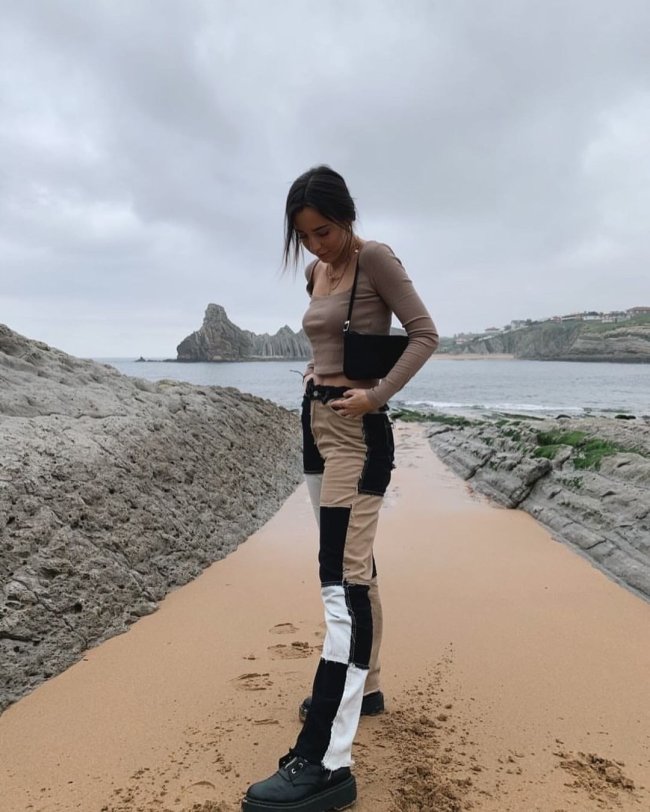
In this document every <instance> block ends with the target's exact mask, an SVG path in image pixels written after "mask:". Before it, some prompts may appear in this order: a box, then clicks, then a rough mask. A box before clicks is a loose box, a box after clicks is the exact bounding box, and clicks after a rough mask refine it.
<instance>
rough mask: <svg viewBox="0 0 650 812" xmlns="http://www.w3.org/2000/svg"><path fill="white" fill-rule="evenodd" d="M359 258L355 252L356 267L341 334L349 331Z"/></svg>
mask: <svg viewBox="0 0 650 812" xmlns="http://www.w3.org/2000/svg"><path fill="white" fill-rule="evenodd" d="M360 256H361V251H360V250H359V251H358V252H357V265H356V268H355V269H354V282H352V289H351V290H350V305H349V307H348V317H347V319H346V320H345V322H344V323H343V332H344V333H347V332H348V330H349V329H350V320H351V319H352V305H353V304H354V296H355V294H356V292H357V279H358V278H359V258H360Z"/></svg>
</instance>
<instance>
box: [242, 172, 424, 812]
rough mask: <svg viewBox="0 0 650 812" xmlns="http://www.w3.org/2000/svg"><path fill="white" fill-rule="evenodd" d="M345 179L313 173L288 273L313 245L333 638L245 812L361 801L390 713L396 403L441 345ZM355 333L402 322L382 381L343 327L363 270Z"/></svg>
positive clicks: (321, 486)
mask: <svg viewBox="0 0 650 812" xmlns="http://www.w3.org/2000/svg"><path fill="white" fill-rule="evenodd" d="M355 220H356V209H355V205H354V201H353V200H352V197H351V196H350V193H349V191H348V188H347V186H346V183H345V181H344V180H343V178H342V177H341V175H339V174H338V173H337V172H334V170H332V169H330V168H329V167H327V166H318V167H315V168H313V169H310V170H309V171H308V172H305V173H304V174H303V175H301V176H300V177H299V178H298V179H297V180H296V181H295V182H294V183H293V185H292V186H291V189H290V190H289V195H288V197H287V204H286V234H285V264H286V263H287V262H288V260H289V258H290V255H293V259H294V260H296V261H297V260H298V257H299V255H300V251H301V248H302V247H304V248H306V249H307V250H308V251H309V252H310V253H311V254H313V255H314V256H315V257H316V259H315V260H313V261H312V262H311V263H310V264H309V265H308V266H307V268H306V270H305V275H306V278H307V291H308V292H309V294H310V297H311V298H310V303H309V307H308V309H307V312H306V313H305V317H304V319H303V326H304V328H305V332H306V333H307V336H308V337H309V340H310V343H311V345H312V349H313V356H314V357H313V360H312V361H310V363H309V364H308V366H307V370H306V372H305V376H304V381H305V395H304V398H303V412H302V424H303V460H304V467H305V477H306V479H307V482H308V486H309V491H310V495H311V497H312V501H313V502H314V503H315V505H316V506H317V515H318V519H319V525H320V551H319V571H320V581H321V595H322V598H323V604H324V609H325V622H326V635H325V640H324V644H323V652H322V656H321V659H320V662H319V665H318V668H317V671H316V676H315V679H314V684H313V688H312V694H311V696H310V697H308V698H307V699H306V700H304V701H303V703H302V704H301V706H300V715H301V718H303V719H304V724H303V727H302V730H301V732H300V734H299V736H298V739H297V741H296V744H295V746H294V747H293V748H292V749H291V750H290V751H289V752H288V753H287V754H286V755H285V756H283V757H282V758H281V759H280V762H279V769H278V771H277V772H276V773H274V774H273V775H272V776H271V777H270V778H267V779H266V780H264V781H260V782H258V783H256V784H253V785H252V786H251V787H249V789H248V792H247V794H246V797H245V798H244V800H243V803H242V809H243V810H244V812H262V811H263V810H266V811H268V810H278V811H280V810H291V811H292V812H327V810H331V809H343V808H345V807H346V806H350V805H351V804H353V803H354V801H355V800H356V783H355V779H354V776H353V775H352V773H351V771H350V767H351V765H352V763H353V762H352V757H351V751H352V742H353V740H354V737H355V734H356V730H357V726H358V723H359V716H360V715H361V713H379V712H381V711H382V710H383V707H384V702H383V694H382V692H381V690H380V687H379V661H378V652H379V644H380V640H381V604H380V602H379V594H378V590H377V577H376V576H377V573H376V568H375V562H374V558H373V541H374V537H375V531H376V527H377V518H378V514H379V508H380V506H381V502H382V498H383V496H384V493H385V491H386V488H387V486H388V483H389V481H390V476H391V470H392V468H393V453H394V447H393V435H392V431H391V426H390V422H389V420H388V417H387V414H386V412H387V410H388V407H387V406H386V404H387V402H388V400H389V398H390V397H392V395H394V394H395V393H396V392H398V391H399V390H400V389H401V388H402V387H403V386H404V384H405V383H406V382H407V381H408V380H409V379H410V378H411V377H412V376H413V375H414V374H415V373H416V372H417V371H418V369H420V367H421V366H422V365H423V364H424V363H425V361H426V360H427V359H428V358H429V356H430V355H431V353H432V352H433V351H434V350H435V348H436V346H437V344H438V335H437V333H436V329H435V326H434V324H433V322H432V321H431V317H430V316H429V313H428V312H427V309H426V307H425V306H424V304H423V303H422V301H421V299H420V298H419V296H418V295H417V293H416V291H415V289H414V288H413V284H412V282H411V280H410V279H409V277H408V276H407V274H406V271H405V270H404V268H403V266H402V264H401V262H400V261H399V259H397V257H396V256H395V255H394V254H393V252H392V251H391V249H390V248H389V247H388V246H387V245H383V244H382V243H378V242H374V241H371V240H367V241H365V240H362V239H361V238H360V237H358V236H357V235H356V234H355V232H354V223H355ZM357 266H358V276H357V285H356V292H355V298H354V306H353V313H352V322H353V324H352V329H354V330H356V331H358V332H362V333H368V334H384V335H387V334H388V333H389V332H390V323H391V316H392V314H393V313H394V314H395V315H396V316H397V318H398V319H399V320H400V322H401V323H402V325H403V326H404V328H405V330H406V333H407V335H408V345H407V347H406V349H405V350H404V352H403V354H402V355H401V357H400V358H399V359H398V360H397V362H396V363H395V364H394V366H393V367H392V369H391V370H390V371H389V372H388V373H387V374H386V375H385V377H384V378H383V379H381V380H376V379H364V380H350V379H349V378H347V377H346V376H345V374H344V373H343V328H344V323H345V322H346V320H347V314H348V307H349V304H350V295H351V289H352V286H353V282H354V279H355V274H357Z"/></svg>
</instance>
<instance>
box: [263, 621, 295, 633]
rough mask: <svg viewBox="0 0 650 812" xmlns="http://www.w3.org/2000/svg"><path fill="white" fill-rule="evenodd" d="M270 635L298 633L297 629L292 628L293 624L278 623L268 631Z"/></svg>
mask: <svg viewBox="0 0 650 812" xmlns="http://www.w3.org/2000/svg"><path fill="white" fill-rule="evenodd" d="M269 631H270V632H271V634H295V633H296V632H297V631H298V627H297V626H294V625H293V623H278V624H277V625H276V626H273V628H272V629H269Z"/></svg>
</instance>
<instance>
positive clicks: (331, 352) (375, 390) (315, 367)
mask: <svg viewBox="0 0 650 812" xmlns="http://www.w3.org/2000/svg"><path fill="white" fill-rule="evenodd" d="M316 263H317V260H314V262H311V263H310V264H309V265H307V267H306V268H305V277H306V278H307V292H308V293H309V294H310V296H311V299H310V302H309V307H308V308H307V311H306V313H305V315H304V317H303V320H302V324H303V328H304V330H305V333H306V334H307V337H308V338H309V341H310V343H311V346H312V350H313V353H314V358H313V361H311V362H310V363H309V364H308V366H307V371H313V372H315V373H316V374H318V375H335V374H340V373H342V372H343V324H344V322H345V320H346V318H347V313H348V306H349V303H350V291H349V290H345V291H341V292H339V293H331V294H330V295H329V296H314V295H313V294H312V289H313V280H312V274H313V271H314V268H315V267H316ZM393 313H394V314H395V315H396V316H397V318H398V319H399V320H400V322H401V323H402V326H403V327H404V329H405V330H406V333H407V335H408V339H409V341H408V346H407V348H406V349H405V350H404V353H403V354H402V356H401V357H400V359H399V360H398V361H397V363H396V364H395V366H394V367H393V368H392V369H391V371H390V372H389V373H388V374H387V375H386V377H385V378H383V379H382V380H381V381H375V382H374V383H373V386H372V388H370V389H368V393H367V394H368V397H369V399H370V401H371V403H372V404H373V405H374V406H375V407H376V408H378V407H379V406H383V404H385V403H386V402H387V401H388V400H389V399H390V398H391V397H392V396H393V395H394V394H395V393H396V392H398V391H399V390H400V389H401V388H402V387H403V386H404V385H405V384H406V383H407V381H409V380H410V379H411V378H412V377H413V375H415V373H416V372H417V371H418V370H419V369H420V367H421V366H422V365H423V364H424V363H425V361H427V359H428V358H429V357H430V356H431V353H432V352H433V351H434V350H435V349H436V347H437V346H438V333H437V331H436V327H435V325H434V323H433V321H432V319H431V316H430V315H429V313H428V311H427V309H426V307H425V306H424V304H423V302H422V300H421V299H420V297H419V296H418V294H417V292H416V290H415V288H414V287H413V282H411V280H410V279H409V277H408V275H407V273H406V271H405V270H404V266H403V265H402V263H401V262H400V261H399V259H398V258H397V257H396V256H395V254H394V253H393V252H392V250H391V249H390V248H389V247H388V246H387V245H384V244H383V243H379V242H374V241H373V240H369V241H367V242H365V243H364V244H363V245H362V247H361V249H360V251H359V280H358V282H357V290H356V294H355V297H354V307H353V310H352V319H351V324H350V329H351V330H355V331H357V332H359V333H375V334H383V335H388V333H389V332H390V323H391V316H392V314H393Z"/></svg>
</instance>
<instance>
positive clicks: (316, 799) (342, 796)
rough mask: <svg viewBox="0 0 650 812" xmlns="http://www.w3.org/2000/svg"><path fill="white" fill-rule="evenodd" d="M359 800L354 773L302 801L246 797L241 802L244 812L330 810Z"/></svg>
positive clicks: (347, 807) (320, 811) (318, 811)
mask: <svg viewBox="0 0 650 812" xmlns="http://www.w3.org/2000/svg"><path fill="white" fill-rule="evenodd" d="M356 800H357V782H356V779H355V777H354V776H353V775H351V776H350V777H349V778H346V779H345V781H341V783H340V784H337V785H336V786H334V787H330V788H329V789H326V790H323V792H319V793H318V795H312V797H311V798H304V799H303V800H302V801H293V802H292V803H288V804H282V803H273V801H256V800H254V799H253V798H244V800H243V801H242V804H241V809H242V812H330V810H336V812H339V810H341V809H349V808H350V807H351V806H354V803H355V801H356Z"/></svg>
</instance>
